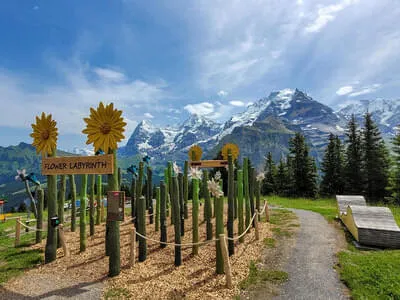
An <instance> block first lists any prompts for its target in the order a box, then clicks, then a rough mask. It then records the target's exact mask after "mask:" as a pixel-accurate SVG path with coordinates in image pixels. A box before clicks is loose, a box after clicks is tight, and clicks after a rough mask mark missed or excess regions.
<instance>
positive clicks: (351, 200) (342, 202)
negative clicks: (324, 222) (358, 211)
mask: <svg viewBox="0 0 400 300" xmlns="http://www.w3.org/2000/svg"><path fill="white" fill-rule="evenodd" d="M336 200H337V204H338V210H339V217H340V215H341V214H345V213H346V212H347V206H349V205H359V206H367V202H366V201H365V198H364V196H350V195H336Z"/></svg>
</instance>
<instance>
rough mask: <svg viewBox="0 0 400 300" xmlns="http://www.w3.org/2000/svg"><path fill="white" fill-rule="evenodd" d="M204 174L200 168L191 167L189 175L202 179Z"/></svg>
mask: <svg viewBox="0 0 400 300" xmlns="http://www.w3.org/2000/svg"><path fill="white" fill-rule="evenodd" d="M202 176H203V172H201V170H200V169H199V168H192V167H191V168H190V170H189V177H191V178H192V179H201V177H202Z"/></svg>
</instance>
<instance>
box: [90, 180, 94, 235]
mask: <svg viewBox="0 0 400 300" xmlns="http://www.w3.org/2000/svg"><path fill="white" fill-rule="evenodd" d="M95 183H96V175H95V174H92V175H91V176H90V198H89V201H90V202H89V224H90V229H89V232H90V233H89V235H90V236H93V235H94V198H95V197H96V193H95V192H94V186H95Z"/></svg>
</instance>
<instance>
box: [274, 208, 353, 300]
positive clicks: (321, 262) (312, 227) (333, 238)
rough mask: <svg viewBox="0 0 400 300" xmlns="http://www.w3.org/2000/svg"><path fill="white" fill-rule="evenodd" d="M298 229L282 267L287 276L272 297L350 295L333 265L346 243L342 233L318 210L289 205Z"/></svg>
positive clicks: (293, 297) (336, 296) (301, 297)
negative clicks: (294, 215) (294, 207)
mask: <svg viewBox="0 0 400 300" xmlns="http://www.w3.org/2000/svg"><path fill="white" fill-rule="evenodd" d="M291 210H292V211H293V212H295V213H296V215H297V216H298V217H299V221H300V230H299V232H298V235H297V238H296V242H295V246H294V248H293V251H292V252H291V255H290V257H289V259H288V260H287V264H286V266H285V267H284V270H285V271H286V272H288V274H289V280H288V281H287V282H286V283H285V284H284V285H283V286H282V288H281V293H280V295H279V296H277V297H275V298H274V299H313V300H315V299H324V300H328V299H335V300H336V299H349V297H348V296H347V295H346V288H345V286H344V285H343V284H342V283H341V281H340V280H339V277H338V274H337V273H336V271H335V269H334V268H333V267H334V265H335V264H336V260H337V258H336V256H335V253H336V252H337V251H338V250H339V248H340V247H342V246H343V245H344V243H345V241H344V237H343V234H342V233H341V232H340V231H339V230H338V229H336V228H335V227H334V226H333V225H331V224H329V223H328V222H327V221H326V220H325V219H324V217H322V216H321V215H320V214H317V213H314V212H310V211H306V210H298V209H291Z"/></svg>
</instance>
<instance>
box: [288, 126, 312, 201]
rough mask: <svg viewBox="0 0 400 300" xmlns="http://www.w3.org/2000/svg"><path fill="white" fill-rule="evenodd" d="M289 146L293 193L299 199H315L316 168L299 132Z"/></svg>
mask: <svg viewBox="0 0 400 300" xmlns="http://www.w3.org/2000/svg"><path fill="white" fill-rule="evenodd" d="M289 145H290V148H289V151H290V158H291V159H292V162H291V164H292V165H291V166H292V168H293V175H294V193H295V195H296V196H300V197H301V196H305V197H315V196H316V194H317V173H316V167H315V162H314V160H313V159H312V158H311V157H310V156H309V152H308V146H307V145H306V143H305V138H304V136H303V135H302V134H301V133H299V132H298V133H296V135H295V136H294V137H293V138H292V139H291V140H290V142H289Z"/></svg>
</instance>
